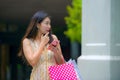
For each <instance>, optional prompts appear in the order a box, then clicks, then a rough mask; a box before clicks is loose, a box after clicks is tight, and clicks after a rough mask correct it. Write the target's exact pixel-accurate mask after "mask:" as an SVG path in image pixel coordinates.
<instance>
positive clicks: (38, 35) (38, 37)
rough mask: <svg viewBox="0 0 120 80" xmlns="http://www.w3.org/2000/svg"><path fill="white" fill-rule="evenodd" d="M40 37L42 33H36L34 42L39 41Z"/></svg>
mask: <svg viewBox="0 0 120 80" xmlns="http://www.w3.org/2000/svg"><path fill="white" fill-rule="evenodd" d="M41 35H42V33H38V34H37V36H36V38H35V40H36V41H40V39H41Z"/></svg>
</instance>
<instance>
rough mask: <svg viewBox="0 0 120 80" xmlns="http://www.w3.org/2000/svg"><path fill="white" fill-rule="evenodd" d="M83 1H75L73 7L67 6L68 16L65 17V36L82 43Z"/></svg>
mask: <svg viewBox="0 0 120 80" xmlns="http://www.w3.org/2000/svg"><path fill="white" fill-rule="evenodd" d="M81 9H82V0H73V1H72V5H71V6H70V5H68V6H67V11H68V16H66V17H65V21H66V24H67V31H65V32H64V34H65V35H66V36H67V37H68V38H70V40H71V41H77V42H81V19H82V18H81V15H82V10H81Z"/></svg>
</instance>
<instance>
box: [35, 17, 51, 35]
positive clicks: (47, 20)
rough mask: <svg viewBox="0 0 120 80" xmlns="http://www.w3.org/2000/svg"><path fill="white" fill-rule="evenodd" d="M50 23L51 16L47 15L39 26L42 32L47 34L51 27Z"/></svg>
mask: <svg viewBox="0 0 120 80" xmlns="http://www.w3.org/2000/svg"><path fill="white" fill-rule="evenodd" d="M50 23H51V21H50V18H49V17H46V18H45V19H44V20H43V21H42V22H41V23H38V25H37V27H38V29H39V30H40V32H41V33H42V34H46V33H47V32H49V31H50V29H51V25H50Z"/></svg>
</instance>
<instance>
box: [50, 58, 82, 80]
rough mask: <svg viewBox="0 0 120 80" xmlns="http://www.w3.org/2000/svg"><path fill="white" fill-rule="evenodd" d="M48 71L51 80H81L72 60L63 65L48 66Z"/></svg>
mask: <svg viewBox="0 0 120 80" xmlns="http://www.w3.org/2000/svg"><path fill="white" fill-rule="evenodd" d="M48 70H49V75H50V79H51V80H82V79H80V76H79V74H78V72H77V69H76V64H75V63H74V61H72V60H70V61H68V62H66V63H65V64H61V65H53V66H50V67H49V69H48Z"/></svg>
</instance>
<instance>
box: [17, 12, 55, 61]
mask: <svg viewBox="0 0 120 80" xmlns="http://www.w3.org/2000/svg"><path fill="white" fill-rule="evenodd" d="M46 17H49V18H50V16H49V15H48V14H47V13H45V12H44V11H38V12H36V13H35V14H34V15H33V17H32V18H31V21H30V23H29V25H28V28H27V30H26V33H25V35H24V36H23V38H22V40H21V45H20V50H19V53H18V56H19V57H22V59H23V60H24V62H27V60H26V58H25V55H24V53H23V44H22V42H23V40H24V39H25V38H28V39H33V40H34V39H35V38H36V36H37V33H38V28H37V23H41V22H42V21H43V20H44V19H45V18H46ZM51 34H52V30H50V32H49V35H48V36H49V38H50V40H49V42H48V43H51V42H52V41H53V37H52V35H51ZM27 63H28V62H27Z"/></svg>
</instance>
